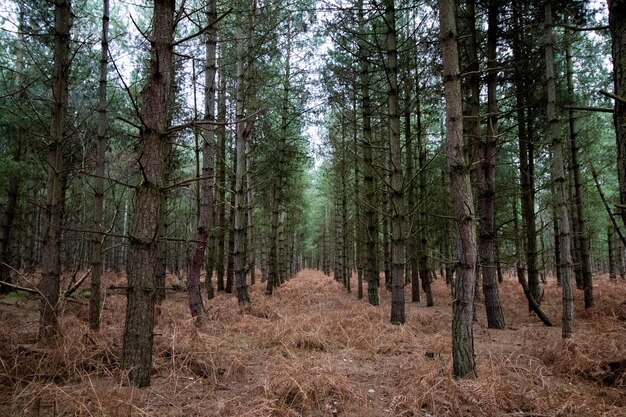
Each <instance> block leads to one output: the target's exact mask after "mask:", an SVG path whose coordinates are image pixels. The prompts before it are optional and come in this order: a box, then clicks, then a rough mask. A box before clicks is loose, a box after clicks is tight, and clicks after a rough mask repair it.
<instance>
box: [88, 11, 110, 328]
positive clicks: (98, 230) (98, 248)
mask: <svg viewBox="0 0 626 417" xmlns="http://www.w3.org/2000/svg"><path fill="white" fill-rule="evenodd" d="M101 36H102V38H101V39H100V82H99V84H98V134H97V136H96V155H95V165H96V166H95V170H94V173H95V178H94V185H93V193H94V205H93V236H92V241H91V294H90V297H89V327H90V328H91V329H92V330H96V331H97V330H100V308H101V306H100V304H101V300H100V287H101V277H102V271H103V263H102V241H103V235H102V231H103V229H102V220H103V211H104V160H105V159H104V157H105V153H106V135H107V128H108V123H107V66H108V65H107V64H108V56H109V0H103V2H102V35H101Z"/></svg>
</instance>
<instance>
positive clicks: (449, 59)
mask: <svg viewBox="0 0 626 417" xmlns="http://www.w3.org/2000/svg"><path fill="white" fill-rule="evenodd" d="M439 20H440V34H441V49H442V55H443V79H444V95H445V99H446V139H447V159H448V166H449V169H450V188H451V193H452V202H453V205H454V211H455V214H456V221H457V227H458V244H457V250H458V258H459V261H458V268H457V280H456V291H455V299H454V301H453V319H452V362H453V370H454V376H455V377H459V378H462V377H466V376H471V375H475V374H476V371H475V368H476V364H475V362H474V335H473V323H472V317H473V316H474V278H475V276H474V269H475V266H476V265H475V263H476V222H475V219H474V214H473V211H474V210H473V208H474V199H473V195H472V185H471V182H470V176H469V170H468V166H467V165H468V164H467V157H466V155H465V149H464V148H465V144H464V140H463V111H462V97H463V96H462V93H461V81H460V71H459V61H458V57H459V53H458V46H457V30H456V22H455V2H454V0H440V1H439Z"/></svg>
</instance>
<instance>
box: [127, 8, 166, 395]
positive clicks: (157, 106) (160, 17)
mask: <svg viewBox="0 0 626 417" xmlns="http://www.w3.org/2000/svg"><path fill="white" fill-rule="evenodd" d="M174 9H175V2H174V0H155V1H154V11H153V19H152V20H153V30H152V34H151V39H150V40H151V45H152V46H151V56H150V73H149V75H148V80H147V84H146V86H145V87H144V89H143V90H142V92H141V96H142V107H141V109H140V113H141V114H140V116H141V120H142V122H143V126H142V128H141V129H140V144H139V145H140V152H139V159H138V161H139V166H140V169H141V172H142V177H143V182H142V183H141V184H140V185H139V186H138V187H137V188H136V191H135V202H136V215H135V216H134V217H135V218H134V224H133V227H132V231H131V236H132V238H131V239H130V248H129V255H128V265H127V268H126V271H127V275H128V293H127V294H128V304H127V307H126V323H125V327H124V345H123V348H122V364H123V368H124V369H125V370H126V371H127V372H128V379H129V382H130V383H131V384H132V385H135V386H138V387H145V386H148V385H149V384H150V374H151V372H152V342H153V340H152V338H153V334H152V332H153V329H154V305H155V282H154V269H155V264H156V252H157V246H158V241H159V238H160V236H161V233H160V227H159V216H160V213H161V210H163V207H162V198H161V194H162V192H163V181H164V155H163V149H164V140H166V134H165V131H166V128H167V125H168V119H169V115H168V113H169V112H168V107H169V105H170V103H171V99H170V94H171V88H170V85H171V82H172V75H173V65H172V52H173V51H172V39H173V31H174Z"/></svg>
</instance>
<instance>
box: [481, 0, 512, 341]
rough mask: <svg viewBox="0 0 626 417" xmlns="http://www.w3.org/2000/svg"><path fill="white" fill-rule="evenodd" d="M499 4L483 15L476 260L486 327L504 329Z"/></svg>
mask: <svg viewBox="0 0 626 417" xmlns="http://www.w3.org/2000/svg"><path fill="white" fill-rule="evenodd" d="M498 7H499V0H490V2H489V8H488V11H487V19H488V25H489V26H488V29H487V67H488V68H489V72H488V73H487V110H488V117H487V136H486V138H485V140H484V141H482V142H481V147H480V157H481V170H480V174H481V176H482V179H481V189H480V196H479V201H480V214H481V222H480V233H479V241H478V247H479V250H478V252H479V254H480V255H479V256H480V263H481V264H482V271H483V293H484V296H485V310H486V313H487V327H489V328H491V329H504V326H505V322H504V314H503V312H502V306H501V305H500V295H499V293H498V275H497V270H496V149H497V144H496V138H497V137H498V126H497V122H498V116H497V115H498V102H497V96H496V88H497V85H498V73H497V69H496V67H497V57H496V47H497V33H498Z"/></svg>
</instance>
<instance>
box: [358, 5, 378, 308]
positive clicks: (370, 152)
mask: <svg viewBox="0 0 626 417" xmlns="http://www.w3.org/2000/svg"><path fill="white" fill-rule="evenodd" d="M357 4H358V15H359V16H358V19H359V33H360V36H359V41H358V42H359V44H358V48H359V51H358V53H359V66H360V75H359V78H360V87H361V117H362V118H363V187H364V192H365V203H366V205H365V210H364V215H365V229H366V231H365V281H366V282H367V300H368V302H369V303H370V304H371V305H374V306H377V305H378V303H379V299H378V282H379V279H378V277H379V268H378V256H377V242H378V218H377V217H378V216H377V214H376V210H375V208H374V205H373V203H374V202H375V201H376V185H375V181H374V178H375V175H376V171H375V168H374V142H373V137H372V101H371V96H370V69H369V57H368V50H367V43H366V42H365V38H364V37H365V19H364V15H363V1H362V0H359V1H358V3H357Z"/></svg>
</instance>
